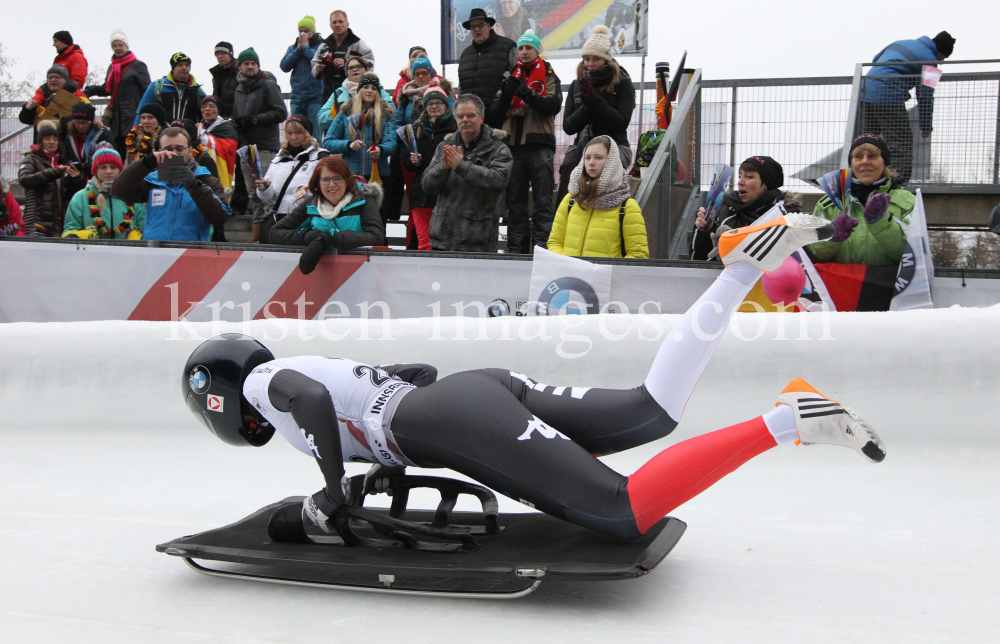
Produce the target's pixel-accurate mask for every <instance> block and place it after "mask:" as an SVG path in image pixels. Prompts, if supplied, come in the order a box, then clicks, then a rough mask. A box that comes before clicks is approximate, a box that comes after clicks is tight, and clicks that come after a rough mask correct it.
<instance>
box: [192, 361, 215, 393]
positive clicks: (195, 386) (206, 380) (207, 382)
mask: <svg viewBox="0 0 1000 644" xmlns="http://www.w3.org/2000/svg"><path fill="white" fill-rule="evenodd" d="M211 384H212V376H211V375H210V374H209V373H208V369H206V368H205V367H203V366H201V365H198V366H197V367H195V368H194V369H192V370H191V375H190V376H188V385H189V386H190V387H191V391H193V392H194V393H196V394H203V393H205V392H206V391H208V388H209V386H211Z"/></svg>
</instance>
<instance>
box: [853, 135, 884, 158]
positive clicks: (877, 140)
mask: <svg viewBox="0 0 1000 644" xmlns="http://www.w3.org/2000/svg"><path fill="white" fill-rule="evenodd" d="M865 143H867V144H869V145H874V146H875V147H876V148H878V151H879V152H881V153H882V160H883V161H885V164H886V165H889V163H890V157H889V144H888V143H886V142H885V139H883V138H882V137H881V136H879V135H878V134H862V135H861V136H859V137H858V138H856V139H854V142H853V143H851V152H850V154H848V155H847V158H848V159H853V158H854V150H855V148H857V147H858V146H859V145H863V144H865Z"/></svg>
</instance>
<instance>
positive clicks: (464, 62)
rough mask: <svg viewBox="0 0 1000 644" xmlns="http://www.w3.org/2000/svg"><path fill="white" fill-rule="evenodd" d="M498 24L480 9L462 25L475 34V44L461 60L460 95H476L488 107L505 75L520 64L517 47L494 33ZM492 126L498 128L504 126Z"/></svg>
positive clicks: (468, 48)
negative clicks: (518, 62)
mask: <svg viewBox="0 0 1000 644" xmlns="http://www.w3.org/2000/svg"><path fill="white" fill-rule="evenodd" d="M496 22H497V21H496V20H495V19H494V18H493V17H491V16H488V15H486V12H485V11H484V10H483V9H479V8H478V7H477V8H475V9H473V10H472V12H471V13H470V14H469V19H468V20H466V21H465V22H463V23H462V27H464V28H465V29H468V30H469V31H471V32H472V43H471V44H470V45H469V46H468V47H466V48H465V51H463V52H462V56H461V58H459V62H458V82H459V85H460V86H461V88H460V90H459V93H460V94H475V95H476V96H478V97H479V98H480V100H482V101H483V104H485V105H491V104H492V103H493V101H494V100H495V99H496V97H497V90H498V89H500V83H502V82H503V78H504V74H505V73H506V72H509V71H510V70H512V69H514V65H516V64H517V44H515V43H514V41H513V40H511V39H510V38H506V37H504V36H501V35H499V34H498V33H496V32H495V31H493V25H495V24H496ZM490 125H495V126H496V127H499V126H500V125H501V124H500V123H491V124H490Z"/></svg>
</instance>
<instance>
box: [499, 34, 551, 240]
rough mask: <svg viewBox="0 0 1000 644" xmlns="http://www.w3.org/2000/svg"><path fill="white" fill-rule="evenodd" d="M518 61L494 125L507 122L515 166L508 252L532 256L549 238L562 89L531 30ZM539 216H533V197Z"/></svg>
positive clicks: (509, 193) (510, 185) (520, 44)
mask: <svg viewBox="0 0 1000 644" xmlns="http://www.w3.org/2000/svg"><path fill="white" fill-rule="evenodd" d="M517 49H518V60H517V64H516V65H515V66H514V69H513V70H512V71H511V72H510V74H508V75H507V76H505V77H504V80H503V83H501V85H500V91H499V92H498V97H497V99H496V100H495V101H494V102H493V105H492V113H493V115H494V116H493V117H492V118H490V119H487V120H489V121H492V122H497V121H499V122H502V123H503V129H504V131H505V132H507V139H506V140H505V141H504V142H505V143H506V144H507V146H508V147H509V148H510V152H511V157H512V158H513V166H512V167H511V172H510V182H509V183H508V184H507V252H508V253H530V252H531V249H532V247H534V246H541V247H542V248H545V244H546V242H547V241H548V239H549V230H550V229H551V228H552V216H553V204H552V192H553V190H554V189H555V185H554V179H553V173H554V171H555V165H554V156H555V151H556V126H555V120H556V114H558V113H559V110H561V109H562V90H561V89H560V88H559V77H558V76H556V74H555V72H553V71H552V65H550V64H549V63H547V62H546V61H544V60H542V59H541V58H540V54H541V50H542V42H541V40H539V39H538V36H536V35H535V34H534V32H532V31H530V30H529V31H527V32H525V33H524V34H523V35H522V36H521V37H520V38H518V40H517ZM529 191H530V193H532V194H533V195H534V212H533V213H532V216H531V217H530V218H529V216H528V194H529Z"/></svg>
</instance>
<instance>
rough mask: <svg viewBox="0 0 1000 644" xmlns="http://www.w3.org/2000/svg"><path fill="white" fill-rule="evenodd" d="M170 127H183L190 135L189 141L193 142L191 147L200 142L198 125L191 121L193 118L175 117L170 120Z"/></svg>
mask: <svg viewBox="0 0 1000 644" xmlns="http://www.w3.org/2000/svg"><path fill="white" fill-rule="evenodd" d="M170 127H179V128H183V129H184V131H185V132H187V135H188V141H189V142H190V143H191V147H194V146H196V145H197V144H198V126H197V125H195V124H194V123H192V122H191V119H174V120H173V121H170Z"/></svg>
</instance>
